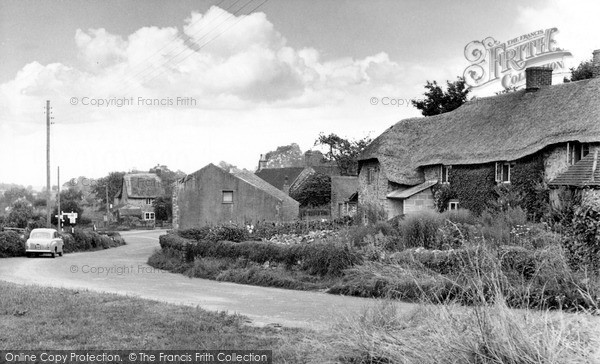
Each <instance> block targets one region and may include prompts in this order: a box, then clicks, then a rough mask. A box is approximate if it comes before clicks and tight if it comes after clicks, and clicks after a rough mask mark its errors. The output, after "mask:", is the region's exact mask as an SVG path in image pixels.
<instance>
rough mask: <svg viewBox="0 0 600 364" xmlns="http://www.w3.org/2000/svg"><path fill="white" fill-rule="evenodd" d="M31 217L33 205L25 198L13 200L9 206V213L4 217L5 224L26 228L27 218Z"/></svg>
mask: <svg viewBox="0 0 600 364" xmlns="http://www.w3.org/2000/svg"><path fill="white" fill-rule="evenodd" d="M32 217H33V206H32V205H31V203H30V202H29V201H27V200H26V199H25V198H20V199H18V200H16V201H14V202H13V203H12V204H11V206H10V213H9V214H8V217H7V218H6V225H8V226H12V227H18V228H26V227H27V224H28V223H29V220H30V219H31V218H32Z"/></svg>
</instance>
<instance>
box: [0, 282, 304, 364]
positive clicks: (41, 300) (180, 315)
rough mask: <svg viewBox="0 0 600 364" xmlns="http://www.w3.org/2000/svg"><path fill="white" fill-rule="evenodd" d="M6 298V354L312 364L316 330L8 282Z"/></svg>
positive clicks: (0, 287)
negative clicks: (240, 356)
mask: <svg viewBox="0 0 600 364" xmlns="http://www.w3.org/2000/svg"><path fill="white" fill-rule="evenodd" d="M0 292H2V294H1V295H0V350H41V349H44V350H47V349H48V348H52V349H54V350H60V349H72V350H74V349H82V350H83V349H86V350H100V349H112V350H130V349H140V350H157V349H161V350H168V349H172V350H175V349H200V348H202V349H213V350H214V349H219V350H227V349H240V350H241V349H251V350H273V362H274V363H306V362H307V361H306V359H305V358H306V354H307V351H308V350H311V349H310V348H308V347H304V346H303V345H302V341H303V338H304V337H305V335H312V333H311V332H310V331H306V330H299V329H287V328H283V329H276V328H270V327H264V328H259V327H254V326H249V325H248V324H247V319H246V318H244V317H243V316H238V315H228V314H225V313H223V312H221V313H213V312H208V311H205V310H202V309H199V308H192V307H186V306H176V305H170V304H165V303H159V302H155V301H150V300H144V299H138V298H132V297H126V296H121V295H115V294H100V293H92V292H88V291H74V290H67V289H51V288H42V287H35V286H19V285H15V284H11V283H6V282H0ZM311 351H312V350H311Z"/></svg>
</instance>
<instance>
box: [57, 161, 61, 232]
mask: <svg viewBox="0 0 600 364" xmlns="http://www.w3.org/2000/svg"><path fill="white" fill-rule="evenodd" d="M56 184H57V185H58V196H57V197H56V200H57V201H58V204H57V208H56V214H57V215H58V216H57V218H58V232H59V233H60V232H62V229H61V226H60V225H61V220H62V213H61V212H60V166H57V167H56Z"/></svg>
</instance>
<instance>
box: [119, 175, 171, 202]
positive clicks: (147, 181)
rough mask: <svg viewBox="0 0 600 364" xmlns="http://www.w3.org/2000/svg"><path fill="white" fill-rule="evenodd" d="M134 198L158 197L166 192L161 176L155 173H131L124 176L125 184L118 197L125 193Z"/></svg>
mask: <svg viewBox="0 0 600 364" xmlns="http://www.w3.org/2000/svg"><path fill="white" fill-rule="evenodd" d="M124 188H126V189H127V196H128V197H130V198H131V197H132V198H156V197H158V196H160V195H162V194H163V193H164V191H163V188H162V184H161V182H160V178H159V177H158V176H157V175H156V174H154V173H130V174H126V175H124V176H123V186H122V187H121V191H120V192H119V194H118V196H117V197H119V198H120V197H121V196H122V195H123V189H124Z"/></svg>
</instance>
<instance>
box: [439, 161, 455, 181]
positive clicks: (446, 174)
mask: <svg viewBox="0 0 600 364" xmlns="http://www.w3.org/2000/svg"><path fill="white" fill-rule="evenodd" d="M450 169H452V166H449V165H448V166H447V165H444V164H440V183H442V184H450Z"/></svg>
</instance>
